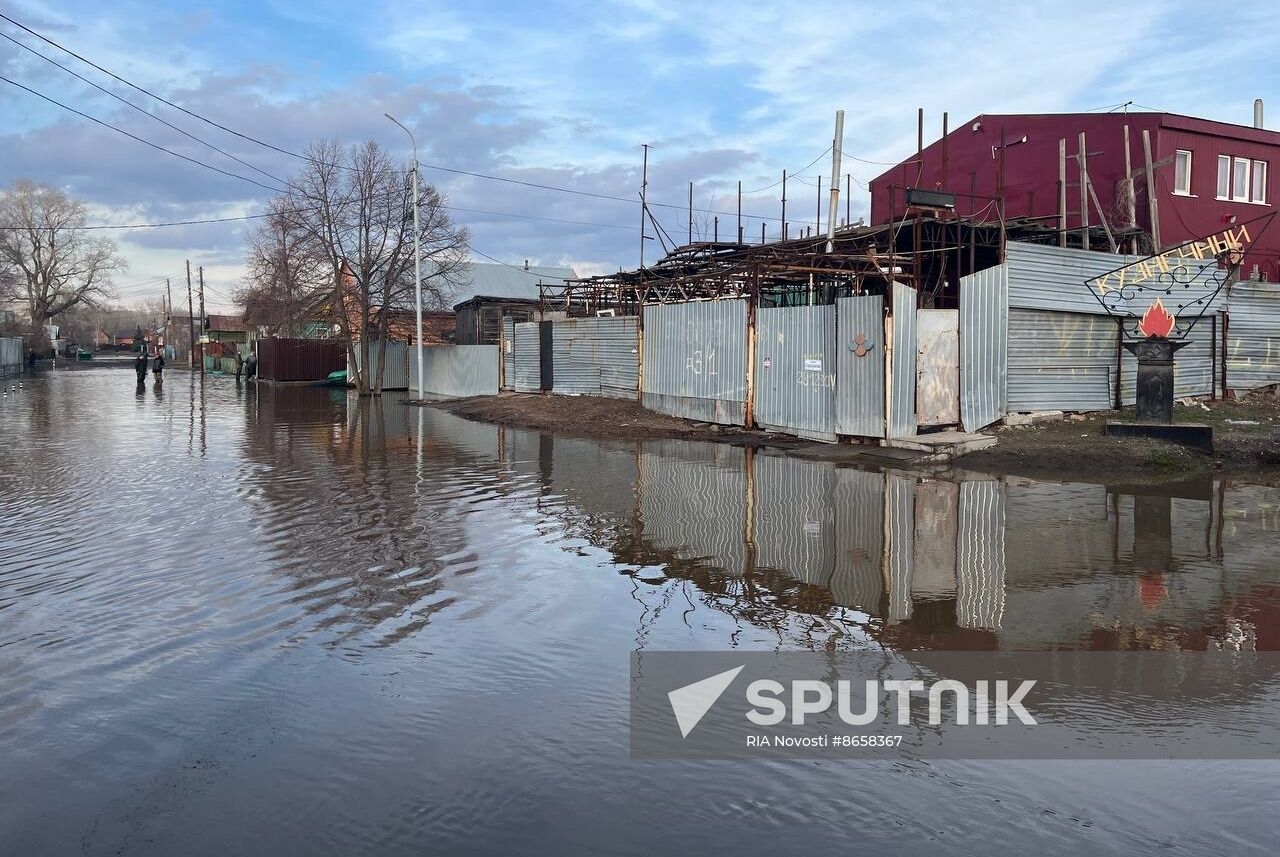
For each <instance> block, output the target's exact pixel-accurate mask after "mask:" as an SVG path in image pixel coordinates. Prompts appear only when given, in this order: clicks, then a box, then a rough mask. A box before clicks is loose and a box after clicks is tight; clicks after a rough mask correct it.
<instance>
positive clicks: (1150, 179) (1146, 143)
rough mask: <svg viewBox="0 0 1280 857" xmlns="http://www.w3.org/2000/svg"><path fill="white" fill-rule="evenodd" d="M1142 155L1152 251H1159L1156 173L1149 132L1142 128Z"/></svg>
mask: <svg viewBox="0 0 1280 857" xmlns="http://www.w3.org/2000/svg"><path fill="white" fill-rule="evenodd" d="M1142 157H1143V160H1144V161H1145V162H1146V168H1147V171H1146V172H1147V210H1148V212H1149V213H1150V214H1151V245H1152V251H1153V252H1155V253H1159V252H1160V246H1161V245H1160V210H1159V209H1158V208H1157V207H1156V175H1155V168H1154V167H1153V166H1152V164H1151V132H1150V131H1148V130H1147V129H1146V128H1143V129H1142Z"/></svg>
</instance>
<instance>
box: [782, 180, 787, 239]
mask: <svg viewBox="0 0 1280 857" xmlns="http://www.w3.org/2000/svg"><path fill="white" fill-rule="evenodd" d="M782 240H783V241H786V240H787V171H786V170H783V171H782Z"/></svg>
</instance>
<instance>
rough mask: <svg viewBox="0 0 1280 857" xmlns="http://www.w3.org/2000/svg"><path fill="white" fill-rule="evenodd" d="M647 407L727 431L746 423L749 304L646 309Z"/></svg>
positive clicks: (731, 302) (730, 302)
mask: <svg viewBox="0 0 1280 857" xmlns="http://www.w3.org/2000/svg"><path fill="white" fill-rule="evenodd" d="M643 378H644V389H643V393H642V396H643V399H642V401H643V404H644V406H645V407H646V408H650V409H652V410H655V411H658V412H659V413H664V414H671V415H672V416H676V417H684V418H686V419H693V420H702V421H703V422H709V423H721V424H725V425H743V424H744V423H745V422H746V399H747V302H746V301H745V300H742V299H736V298H735V299H732V300H720V301H700V302H693V303H683V304H648V305H646V306H645V307H644V372H643Z"/></svg>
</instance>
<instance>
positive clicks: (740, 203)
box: [738, 179, 742, 244]
mask: <svg viewBox="0 0 1280 857" xmlns="http://www.w3.org/2000/svg"><path fill="white" fill-rule="evenodd" d="M738 243H739V244H741V243H742V179H738Z"/></svg>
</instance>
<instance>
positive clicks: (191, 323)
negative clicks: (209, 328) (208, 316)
mask: <svg viewBox="0 0 1280 857" xmlns="http://www.w3.org/2000/svg"><path fill="white" fill-rule="evenodd" d="M187 328H188V332H189V333H190V334H191V348H190V350H189V352H188V354H187V358H188V360H189V362H190V364H191V368H192V370H193V371H194V370H195V368H196V312H195V308H194V307H193V306H192V305H191V260H190V259H188V260H187ZM200 362H201V370H200V371H201V372H202V373H203V372H204V369H203V364H204V361H203V360H202V361H200Z"/></svg>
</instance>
